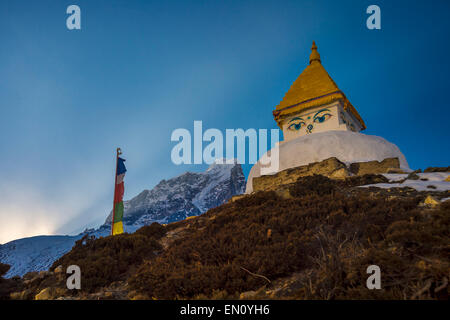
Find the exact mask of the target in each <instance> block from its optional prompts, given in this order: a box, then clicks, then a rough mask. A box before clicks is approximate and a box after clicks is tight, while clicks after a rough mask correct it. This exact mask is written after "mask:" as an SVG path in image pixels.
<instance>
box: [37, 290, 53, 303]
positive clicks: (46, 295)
mask: <svg viewBox="0 0 450 320" xmlns="http://www.w3.org/2000/svg"><path fill="white" fill-rule="evenodd" d="M51 298H52V295H51V288H45V289H42V290H41V292H39V293H38V294H37V295H36V296H35V297H34V299H35V300H50V299H51Z"/></svg>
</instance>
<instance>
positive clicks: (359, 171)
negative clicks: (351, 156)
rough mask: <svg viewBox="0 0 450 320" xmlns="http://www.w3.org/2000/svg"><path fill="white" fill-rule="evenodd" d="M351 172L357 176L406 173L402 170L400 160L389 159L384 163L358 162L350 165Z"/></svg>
mask: <svg viewBox="0 0 450 320" xmlns="http://www.w3.org/2000/svg"><path fill="white" fill-rule="evenodd" d="M349 169H350V172H351V173H353V174H356V175H363V174H370V173H373V174H377V173H404V171H403V170H401V169H400V161H399V160H398V158H387V159H384V160H383V161H376V160H374V161H367V162H356V163H352V164H350V167H349Z"/></svg>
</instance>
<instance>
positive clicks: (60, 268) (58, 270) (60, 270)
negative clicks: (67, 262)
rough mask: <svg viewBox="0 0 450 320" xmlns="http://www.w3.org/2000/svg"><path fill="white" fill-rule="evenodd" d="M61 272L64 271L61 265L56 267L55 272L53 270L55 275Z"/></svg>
mask: <svg viewBox="0 0 450 320" xmlns="http://www.w3.org/2000/svg"><path fill="white" fill-rule="evenodd" d="M63 271H64V270H63V266H62V265H59V266H57V267H56V268H55V270H54V272H55V273H62V272H63Z"/></svg>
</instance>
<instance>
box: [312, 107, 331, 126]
mask: <svg viewBox="0 0 450 320" xmlns="http://www.w3.org/2000/svg"><path fill="white" fill-rule="evenodd" d="M326 111H330V110H328V109H323V110H320V111H319V112H317V113H316V115H315V116H314V122H315V123H322V122H325V121H327V120H328V119H330V118H331V114H330V113H323V112H326Z"/></svg>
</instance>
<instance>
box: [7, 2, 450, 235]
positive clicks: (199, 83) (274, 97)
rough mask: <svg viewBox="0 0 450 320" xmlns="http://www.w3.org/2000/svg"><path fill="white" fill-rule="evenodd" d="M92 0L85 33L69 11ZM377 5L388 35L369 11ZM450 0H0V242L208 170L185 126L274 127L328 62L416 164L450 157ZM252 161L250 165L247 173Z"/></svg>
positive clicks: (88, 222) (80, 223) (80, 220)
mask: <svg viewBox="0 0 450 320" xmlns="http://www.w3.org/2000/svg"><path fill="white" fill-rule="evenodd" d="M71 4H77V5H78V6H80V8H81V19H82V22H81V27H82V29H81V30H75V31H70V30H68V29H67V28H66V18H67V16H68V15H67V14H66V8H67V7H68V6H69V5H71ZM371 4H377V5H378V6H380V8H381V26H382V29H381V30H368V29H367V28H366V22H365V21H366V19H367V17H368V15H367V14H366V13H365V11H366V8H367V7H368V6H369V5H371ZM449 9H450V2H448V1H432V2H430V1H413V2H411V1H299V0H297V1H137V0H128V1H126V0H124V1H115V0H108V1H102V0H96V1H81V0H75V1H54V0H40V1H21V0H3V1H1V3H0V39H1V50H0V112H1V117H0V125H1V127H0V128H1V135H0V149H1V156H2V169H3V170H2V173H1V179H0V192H1V194H2V200H1V203H0V243H4V242H7V241H9V240H12V239H15V238H19V237H24V236H31V235H36V234H55V233H73V232H78V231H81V230H82V229H83V228H85V227H86V226H96V225H98V224H100V223H102V222H103V220H104V219H105V217H106V215H107V213H108V212H109V210H111V206H112V192H113V181H114V152H115V148H116V147H117V146H120V147H122V149H123V151H124V157H125V158H126V159H127V163H126V164H127V168H128V172H127V177H126V180H125V183H126V191H125V199H129V198H131V197H133V196H135V195H137V194H138V193H139V192H140V191H142V190H143V189H149V188H152V187H153V186H155V185H156V184H157V183H158V182H159V181H160V180H162V179H167V178H170V177H173V176H175V175H178V174H180V173H182V172H184V171H186V170H191V171H201V170H204V169H205V165H190V166H187V165H186V166H176V165H174V164H172V162H171V161H170V151H171V148H172V147H173V146H174V143H172V142H171V141H170V135H171V132H172V131H173V130H174V129H176V128H187V129H192V128H193V121H194V120H202V121H203V126H204V128H218V129H221V130H225V129H226V128H244V129H246V128H268V129H270V128H276V124H275V122H274V121H273V118H272V110H273V109H274V107H275V106H276V105H277V104H278V103H279V102H280V100H281V99H282V97H283V96H284V93H285V92H286V91H287V90H288V88H289V86H290V85H291V83H292V82H293V81H294V80H295V79H296V78H297V76H298V75H299V74H300V73H301V71H302V70H303V69H304V68H305V67H306V65H307V63H308V56H309V53H310V47H311V42H312V40H315V41H316V43H317V45H318V50H319V53H320V54H321V57H322V63H323V65H324V66H325V68H326V69H327V71H328V72H329V74H330V75H331V76H332V77H333V79H334V80H335V81H336V83H337V84H338V86H339V87H340V88H341V90H343V91H344V92H345V93H346V95H347V97H348V98H349V99H350V101H351V102H352V104H353V105H354V106H355V107H356V108H357V109H358V111H359V113H360V114H361V116H362V117H363V119H364V120H365V122H366V125H367V128H368V129H367V130H366V131H365V132H364V133H366V134H375V135H379V136H382V137H384V138H386V139H387V140H389V141H392V142H393V143H395V144H397V145H398V146H399V148H400V149H401V150H402V152H403V153H404V154H405V156H406V158H407V160H408V162H409V164H410V166H411V167H412V168H422V169H423V168H425V167H428V166H447V165H449V161H448V160H449V155H450V151H449V149H450V148H449V147H448V141H449V138H450V136H449V130H448V127H449V125H448V119H449V116H450V111H449V109H450V108H449V102H448V91H449V81H448V76H449V75H450V62H449V59H448V52H449V49H450V48H449V47H450V45H449V41H448V39H449V38H450V19H449V12H450V10H449ZM249 169H250V166H248V165H247V166H245V167H244V171H245V173H246V174H247V173H248V171H249Z"/></svg>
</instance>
